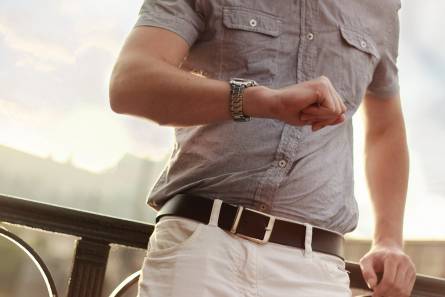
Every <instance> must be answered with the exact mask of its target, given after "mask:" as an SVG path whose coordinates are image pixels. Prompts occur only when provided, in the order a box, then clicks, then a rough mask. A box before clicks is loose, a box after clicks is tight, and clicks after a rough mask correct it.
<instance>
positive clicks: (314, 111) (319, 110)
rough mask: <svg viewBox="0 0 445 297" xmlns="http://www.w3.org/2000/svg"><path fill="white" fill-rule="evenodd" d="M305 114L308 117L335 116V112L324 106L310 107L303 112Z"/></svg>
mask: <svg viewBox="0 0 445 297" xmlns="http://www.w3.org/2000/svg"><path fill="white" fill-rule="evenodd" d="M301 112H302V113H303V114H307V115H335V112H333V111H332V110H330V109H329V108H326V107H324V106H317V105H316V104H315V105H310V106H308V107H306V108H305V109H303V110H301Z"/></svg>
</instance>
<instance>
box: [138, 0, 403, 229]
mask: <svg viewBox="0 0 445 297" xmlns="http://www.w3.org/2000/svg"><path fill="white" fill-rule="evenodd" d="M400 6H401V5H400V0H362V1H356V0H342V1H319V0H289V1H270V0H244V1H239V0H145V2H144V3H143V5H142V8H141V10H140V13H139V18H138V20H137V22H136V25H135V26H155V27H160V28H164V29H166V30H169V31H172V32H175V33H176V34H178V35H179V36H180V37H181V38H183V39H184V40H185V41H186V42H187V44H188V45H189V46H190V50H189V54H188V56H187V57H186V59H185V60H184V62H183V63H182V64H181V68H182V69H183V70H185V71H192V72H199V73H200V74H202V75H204V76H206V77H209V78H212V79H218V80H224V81H228V80H229V79H230V78H232V77H242V78H247V79H254V80H256V81H257V82H258V83H259V84H262V85H265V86H267V87H270V88H282V87H285V86H288V85H292V84H298V83H301V82H304V81H307V80H310V79H314V78H317V77H319V76H322V75H324V76H326V77H328V78H329V79H330V80H331V82H332V84H333V86H334V88H335V89H336V90H337V91H338V93H339V94H340V96H341V97H342V98H343V100H344V102H345V104H346V106H347V108H348V110H347V112H346V120H345V121H344V122H343V123H341V124H338V125H335V126H327V127H325V128H323V129H321V130H318V131H316V132H312V131H311V127H310V126H294V125H290V124H287V123H285V122H283V121H280V120H277V119H268V118H252V120H251V121H248V122H234V121H232V120H228V121H223V122H219V123H216V124H215V123H213V124H208V125H197V126H190V127H181V128H178V127H175V128H174V131H175V143H174V147H173V149H172V151H171V155H170V159H169V161H168V163H167V164H166V165H165V167H164V169H163V171H162V172H161V174H160V175H159V177H158V179H157V181H156V182H155V184H154V185H153V187H152V188H151V189H150V191H149V193H148V197H147V202H148V204H149V205H150V206H151V207H153V208H154V209H156V210H159V209H160V207H161V206H162V205H163V204H164V203H165V202H166V201H167V200H168V199H170V198H171V197H172V196H174V195H175V194H177V193H190V194H195V195H201V196H206V197H209V198H219V199H222V200H223V201H225V202H227V203H233V204H240V205H243V206H245V207H250V208H254V209H257V210H260V211H263V212H266V213H270V214H272V215H276V216H279V217H283V218H289V219H293V220H297V221H300V222H303V223H311V224H313V225H315V226H319V227H323V228H327V229H330V230H333V231H337V232H340V233H347V232H350V231H352V230H354V229H355V227H356V226H357V221H358V208H357V203H356V200H355V196H354V180H353V138H352V135H353V133H352V132H353V131H352V116H353V115H354V113H355V112H356V110H357V108H358V107H359V105H360V103H361V101H362V98H363V97H364V95H365V93H366V92H369V93H370V94H372V95H374V96H376V97H378V98H379V99H380V100H388V98H392V97H393V96H395V95H397V94H398V93H399V83H398V74H397V73H398V71H397V65H396V61H397V55H398V41H399V36H398V35H399V19H398V11H399V9H400ZM227 102H228V105H227V108H229V98H228V101H227Z"/></svg>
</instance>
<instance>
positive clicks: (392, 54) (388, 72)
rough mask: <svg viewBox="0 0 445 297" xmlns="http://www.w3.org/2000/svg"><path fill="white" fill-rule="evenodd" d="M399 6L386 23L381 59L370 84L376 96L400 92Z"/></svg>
mask: <svg viewBox="0 0 445 297" xmlns="http://www.w3.org/2000/svg"><path fill="white" fill-rule="evenodd" d="M399 9H400V6H398V7H397V9H395V10H394V11H393V12H392V13H391V17H390V20H389V21H388V22H387V23H386V28H384V30H385V31H386V32H385V33H386V35H385V39H384V44H383V49H382V50H381V52H380V55H381V57H380V60H379V62H378V64H377V66H376V68H375V70H374V74H373V78H372V81H371V83H370V84H369V86H368V92H369V93H370V94H371V95H373V96H376V97H382V98H385V97H391V96H394V95H397V94H399V92H400V86H399V75H398V67H397V57H398V51H399V29H400V28H399V27H400V23H399V15H398V11H399Z"/></svg>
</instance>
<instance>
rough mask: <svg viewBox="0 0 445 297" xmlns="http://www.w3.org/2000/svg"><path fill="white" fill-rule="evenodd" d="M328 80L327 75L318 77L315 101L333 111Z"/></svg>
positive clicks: (333, 106)
mask: <svg viewBox="0 0 445 297" xmlns="http://www.w3.org/2000/svg"><path fill="white" fill-rule="evenodd" d="M329 88H330V81H329V79H328V78H327V77H324V76H322V77H320V78H319V79H318V85H317V88H316V91H315V92H316V100H315V103H319V104H320V106H324V107H326V108H328V109H329V110H331V111H332V112H334V113H335V105H334V102H333V100H332V98H331V94H330V91H329Z"/></svg>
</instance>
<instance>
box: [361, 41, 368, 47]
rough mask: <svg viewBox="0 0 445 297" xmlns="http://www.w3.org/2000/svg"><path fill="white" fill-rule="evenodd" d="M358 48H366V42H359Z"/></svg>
mask: <svg viewBox="0 0 445 297" xmlns="http://www.w3.org/2000/svg"><path fill="white" fill-rule="evenodd" d="M360 46H361V47H363V48H365V47H366V46H367V44H366V41H364V40H362V41H361V42H360Z"/></svg>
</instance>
